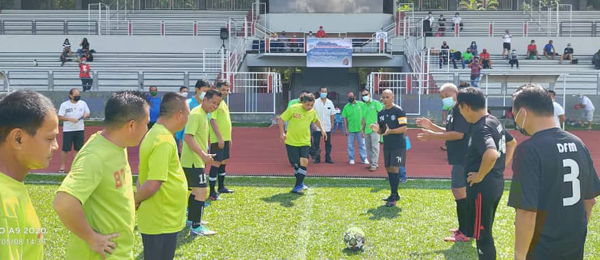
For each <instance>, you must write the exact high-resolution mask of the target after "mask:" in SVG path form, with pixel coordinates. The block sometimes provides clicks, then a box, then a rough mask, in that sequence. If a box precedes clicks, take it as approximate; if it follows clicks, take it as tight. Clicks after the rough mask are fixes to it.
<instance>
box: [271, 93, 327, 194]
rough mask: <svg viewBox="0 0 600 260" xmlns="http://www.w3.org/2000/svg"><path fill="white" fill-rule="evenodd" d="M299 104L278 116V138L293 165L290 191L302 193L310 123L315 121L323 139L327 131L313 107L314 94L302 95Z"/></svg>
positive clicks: (325, 138)
mask: <svg viewBox="0 0 600 260" xmlns="http://www.w3.org/2000/svg"><path fill="white" fill-rule="evenodd" d="M300 102H301V104H296V105H292V106H290V107H289V108H288V109H286V110H285V112H283V114H281V116H279V118H278V119H277V120H279V135H280V137H279V139H280V141H281V142H282V143H285V147H286V149H287V154H288V159H289V161H290V163H291V164H292V165H293V166H294V175H295V176H296V185H295V186H294V189H292V193H296V194H303V193H304V192H303V187H304V177H306V167H307V166H308V150H309V149H310V136H311V135H310V130H311V129H310V124H311V123H313V122H314V123H315V124H316V125H317V127H318V128H319V129H321V135H322V136H323V140H327V133H326V132H325V130H323V127H322V126H321V122H320V121H319V118H318V117H317V112H316V111H315V110H314V109H313V106H314V104H315V96H314V95H313V94H312V93H308V94H306V95H304V96H303V97H302V99H301V101H300ZM284 121H285V122H288V121H289V125H288V131H287V135H286V134H285V131H284V125H285V123H284Z"/></svg>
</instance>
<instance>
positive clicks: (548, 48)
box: [544, 40, 556, 60]
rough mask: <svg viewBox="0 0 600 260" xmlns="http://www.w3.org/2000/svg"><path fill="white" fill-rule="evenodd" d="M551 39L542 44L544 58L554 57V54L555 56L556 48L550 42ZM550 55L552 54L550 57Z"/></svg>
mask: <svg viewBox="0 0 600 260" xmlns="http://www.w3.org/2000/svg"><path fill="white" fill-rule="evenodd" d="M552 43H553V42H552V40H550V41H549V42H548V44H546V46H544V56H546V59H549V60H550V59H552V60H553V59H554V56H556V50H555V49H554V45H553V44H552ZM550 56H552V58H550Z"/></svg>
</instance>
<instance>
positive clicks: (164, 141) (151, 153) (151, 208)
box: [137, 124, 188, 235]
mask: <svg viewBox="0 0 600 260" xmlns="http://www.w3.org/2000/svg"><path fill="white" fill-rule="evenodd" d="M148 180H155V181H161V182H162V185H161V186H160V189H158V191H156V193H154V195H152V196H151V197H150V198H148V199H146V200H144V201H142V203H141V204H140V207H139V209H138V211H137V213H138V229H139V231H140V233H142V234H146V235H158V234H170V233H175V232H179V231H181V230H182V229H183V228H184V227H185V219H186V218H185V209H186V207H187V188H188V186H187V179H186V178H185V173H184V172H183V168H181V163H179V156H178V153H177V144H176V143H175V139H173V134H172V133H171V132H170V131H169V130H168V129H167V128H165V127H164V126H163V125H161V124H156V125H154V126H153V127H152V129H150V131H148V133H147V134H146V136H145V137H144V140H143V141H142V144H141V145H140V164H139V181H140V185H144V184H145V183H146V181H148Z"/></svg>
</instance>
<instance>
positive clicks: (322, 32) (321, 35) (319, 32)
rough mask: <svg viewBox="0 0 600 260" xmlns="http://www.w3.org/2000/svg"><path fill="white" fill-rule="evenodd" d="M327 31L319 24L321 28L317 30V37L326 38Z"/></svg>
mask: <svg viewBox="0 0 600 260" xmlns="http://www.w3.org/2000/svg"><path fill="white" fill-rule="evenodd" d="M326 36H327V33H326V32H325V30H323V26H322V25H321V26H319V30H318V31H317V38H325V37H326Z"/></svg>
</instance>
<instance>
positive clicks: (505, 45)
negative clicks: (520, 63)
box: [502, 30, 512, 60]
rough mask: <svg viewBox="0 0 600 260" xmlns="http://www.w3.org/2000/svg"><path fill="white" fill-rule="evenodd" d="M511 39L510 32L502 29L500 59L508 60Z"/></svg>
mask: <svg viewBox="0 0 600 260" xmlns="http://www.w3.org/2000/svg"><path fill="white" fill-rule="evenodd" d="M511 40H512V34H510V32H509V31H508V30H505V31H504V35H502V59H503V60H504V59H506V60H509V56H510V41H511ZM505 55H506V56H505Z"/></svg>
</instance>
